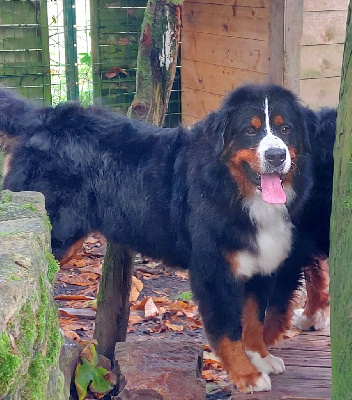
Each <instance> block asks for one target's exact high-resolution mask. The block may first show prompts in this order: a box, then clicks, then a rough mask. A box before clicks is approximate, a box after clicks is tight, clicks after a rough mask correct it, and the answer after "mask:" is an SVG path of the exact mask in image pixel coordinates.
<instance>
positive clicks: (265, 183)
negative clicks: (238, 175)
mask: <svg viewBox="0 0 352 400" xmlns="http://www.w3.org/2000/svg"><path fill="white" fill-rule="evenodd" d="M243 169H244V171H245V174H246V176H247V178H248V179H249V180H250V181H251V182H252V183H253V184H254V185H255V186H257V187H258V188H259V190H260V191H261V193H262V199H263V200H264V201H265V202H266V203H269V204H285V203H286V194H285V192H284V189H283V187H282V180H281V177H280V175H279V174H278V173H277V172H273V173H271V174H262V175H259V174H258V173H257V172H255V171H253V169H252V168H251V167H250V165H249V164H247V163H243Z"/></svg>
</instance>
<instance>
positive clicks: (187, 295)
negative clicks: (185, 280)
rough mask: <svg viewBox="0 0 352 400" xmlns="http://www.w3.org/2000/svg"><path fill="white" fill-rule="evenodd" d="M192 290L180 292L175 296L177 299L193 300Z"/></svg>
mask: <svg viewBox="0 0 352 400" xmlns="http://www.w3.org/2000/svg"><path fill="white" fill-rule="evenodd" d="M192 297H193V295H192V292H191V291H188V292H182V293H180V294H178V295H177V296H175V297H174V299H175V300H183V301H187V300H192Z"/></svg>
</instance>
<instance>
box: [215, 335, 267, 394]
mask: <svg viewBox="0 0 352 400" xmlns="http://www.w3.org/2000/svg"><path fill="white" fill-rule="evenodd" d="M215 350H216V353H217V355H218V356H219V358H220V361H221V364H222V366H223V368H224V369H225V370H226V372H227V374H228V376H229V380H230V381H231V383H233V384H234V385H236V387H237V389H238V390H239V391H241V392H247V391H248V387H250V386H254V385H255V383H256V381H257V380H258V378H259V377H260V375H261V373H260V372H259V370H258V369H257V368H256V367H255V366H254V365H253V364H252V363H251V362H250V361H249V358H248V357H247V354H246V352H245V350H244V347H243V342H242V340H238V341H236V342H233V341H231V340H230V339H229V338H227V337H224V338H223V339H222V340H220V342H219V343H218V344H217V346H216V347H215Z"/></svg>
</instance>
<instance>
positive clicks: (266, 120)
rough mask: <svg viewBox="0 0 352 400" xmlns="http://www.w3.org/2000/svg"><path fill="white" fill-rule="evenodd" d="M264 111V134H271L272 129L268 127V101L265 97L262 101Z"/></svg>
mask: <svg viewBox="0 0 352 400" xmlns="http://www.w3.org/2000/svg"><path fill="white" fill-rule="evenodd" d="M264 112H265V128H266V134H267V135H272V134H273V133H272V131H271V128H270V119H269V102H268V98H267V97H265V101H264Z"/></svg>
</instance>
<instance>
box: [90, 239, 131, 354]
mask: <svg viewBox="0 0 352 400" xmlns="http://www.w3.org/2000/svg"><path fill="white" fill-rule="evenodd" d="M132 266H133V254H132V253H131V251H130V250H129V249H128V248H126V247H124V246H120V245H118V244H116V243H108V246H107V249H106V255H105V258H104V264H103V272H102V277H101V282H100V288H99V294H98V304H97V314H96V318H95V333H94V336H95V338H96V339H97V341H98V352H99V353H100V354H102V355H104V356H105V357H108V358H109V359H110V360H112V359H113V356H114V349H115V344H116V342H123V341H125V340H126V334H127V324H128V317H129V309H130V302H129V294H130V289H131V281H132Z"/></svg>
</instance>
